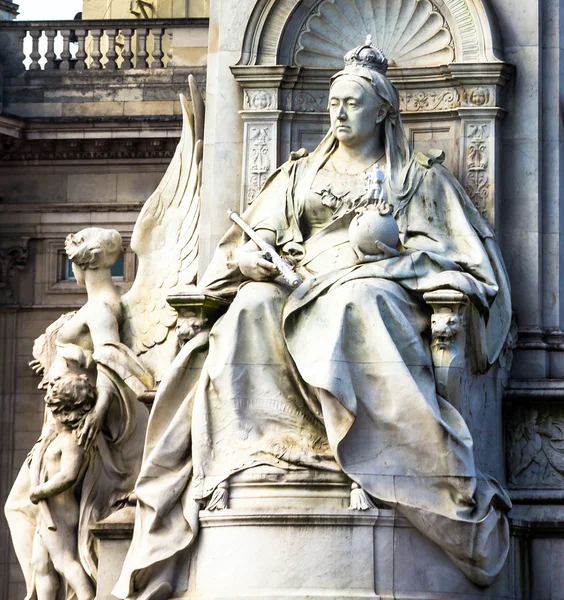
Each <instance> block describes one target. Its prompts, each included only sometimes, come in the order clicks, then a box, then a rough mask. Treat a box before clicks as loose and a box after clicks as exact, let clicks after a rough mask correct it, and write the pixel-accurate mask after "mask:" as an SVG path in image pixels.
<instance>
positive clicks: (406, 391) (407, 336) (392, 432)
mask: <svg viewBox="0 0 564 600" xmlns="http://www.w3.org/2000/svg"><path fill="white" fill-rule="evenodd" d="M345 64H346V66H345V68H344V70H342V71H340V72H339V73H337V74H336V75H334V76H333V78H332V80H331V89H330V95H329V111H330V117H331V129H330V131H329V132H328V134H327V135H326V136H325V138H324V139H323V141H322V142H321V143H320V145H319V146H318V147H317V149H316V150H315V151H314V152H313V153H311V154H310V155H306V153H297V154H295V155H294V156H293V159H292V160H290V161H289V162H287V163H286V164H284V165H282V166H281V167H280V168H279V169H278V170H277V171H276V172H275V173H274V174H273V175H272V176H271V177H270V179H269V180H268V182H267V183H266V185H265V186H264V188H263V190H262V192H261V194H260V195H259V196H258V197H257V198H256V200H255V201H254V202H253V203H252V205H251V206H250V207H249V208H248V209H247V211H246V212H245V213H244V215H243V218H244V219H245V221H246V222H247V223H248V224H249V225H250V226H251V227H252V228H253V229H254V230H255V231H256V232H258V233H259V234H260V235H261V236H262V237H263V238H264V239H265V240H267V241H268V242H270V243H271V244H272V245H274V246H275V248H276V249H278V251H279V252H281V253H282V255H287V256H290V255H291V256H293V257H294V266H295V269H296V271H297V273H298V274H299V275H300V277H301V278H302V279H303V283H302V284H301V285H299V286H298V287H297V288H295V289H292V288H290V287H289V286H288V285H286V284H285V283H284V282H283V281H281V280H280V279H279V278H277V272H276V270H275V269H274V267H273V266H272V265H271V263H270V262H268V261H267V260H265V258H264V256H263V254H262V253H261V252H260V251H259V249H258V247H257V246H256V245H255V244H254V242H252V241H250V240H247V239H245V238H244V237H242V236H241V232H240V230H239V229H238V228H237V227H235V226H234V227H232V228H231V229H230V230H229V231H228V232H227V233H226V235H225V236H224V237H223V239H222V241H221V242H220V244H219V246H218V248H217V250H216V252H215V255H214V257H213V259H212V261H211V264H210V265H209V267H208V269H207V271H206V273H205V274H204V277H203V278H202V280H201V281H200V283H199V288H201V289H202V290H204V291H207V292H210V293H213V294H216V295H219V296H222V297H224V298H225V299H228V300H229V301H230V303H231V304H230V306H229V308H228V310H227V312H226V313H225V314H224V315H223V316H222V317H221V318H220V319H219V320H218V321H217V322H216V323H215V324H214V325H213V327H212V328H211V330H210V331H209V333H208V332H205V331H202V332H200V333H197V335H196V336H195V337H194V338H193V339H192V340H191V341H190V342H189V344H188V345H190V344H192V345H191V347H190V349H189V351H185V352H184V354H183V356H182V360H185V361H187V360H189V356H190V352H191V351H195V350H196V349H197V348H198V347H203V346H205V344H207V343H208V336H209V350H208V353H207V358H206V360H205V363H204V366H203V369H202V372H201V375H199V377H198V378H197V380H191V379H190V378H191V377H194V376H193V375H191V374H190V372H189V371H188V370H183V369H180V368H178V364H177V366H176V368H175V369H172V370H171V373H170V375H169V376H168V379H167V378H165V379H164V380H163V382H162V384H161V388H160V390H159V394H158V397H157V400H156V403H155V406H154V408H153V414H152V416H151V422H150V423H149V433H148V437H147V444H148V446H147V447H146V449H145V459H144V463H143V466H142V469H141V474H140V477H139V480H138V483H137V487H136V493H137V497H138V507H137V518H136V524H135V530H134V536H133V542H132V545H131V549H130V551H129V554H128V556H127V559H126V562H125V567H124V570H123V572H122V576H121V579H120V581H119V582H118V584H117V586H116V588H115V590H114V594H116V595H117V596H119V597H120V598H143V599H148V598H166V597H168V596H169V595H170V594H172V593H173V590H172V586H171V585H170V583H168V582H170V581H173V580H174V576H173V575H172V571H171V570H172V569H173V568H174V566H173V565H174V564H175V561H176V558H177V557H178V556H179V554H180V553H181V552H183V551H185V550H187V549H188V548H189V546H190V545H191V544H193V543H194V541H195V540H196V537H197V528H198V509H199V508H200V507H201V506H205V505H206V504H207V506H208V508H209V507H210V504H212V505H214V506H217V505H218V503H219V504H221V493H222V490H223V491H225V487H222V485H224V483H225V482H226V481H228V479H229V477H230V476H232V475H233V474H235V473H238V472H241V471H243V470H246V469H250V468H253V467H257V466H259V465H262V466H264V465H268V466H272V467H277V468H283V469H306V470H307V469H312V470H313V469H314V470H329V471H342V472H344V474H346V475H347V476H348V477H349V478H350V480H351V481H352V482H353V483H354V484H356V487H357V489H360V490H361V491H362V492H363V493H364V494H365V495H366V499H367V500H368V502H370V498H371V499H374V500H375V501H377V502H379V503H384V504H387V505H391V506H393V507H395V508H396V509H397V510H398V511H399V512H400V513H401V514H402V515H403V516H404V517H406V518H407V519H408V520H409V521H410V522H411V523H412V524H413V526H414V527H416V528H417V529H418V530H419V531H420V532H422V533H423V534H424V535H425V536H427V537H428V538H429V539H431V540H433V541H434V542H435V543H437V544H438V545H439V546H440V547H441V548H442V549H443V550H444V551H445V552H446V553H447V554H448V555H449V556H450V558H451V559H452V560H453V561H454V563H455V564H456V565H458V567H459V568H460V569H461V570H462V571H463V572H464V573H465V575H466V576H467V577H468V578H469V579H470V580H472V581H473V582H475V583H477V584H479V585H489V584H490V583H492V581H493V580H494V578H495V577H496V575H497V574H498V573H499V571H500V569H501V567H502V566H503V563H504V561H505V558H506V556H507V552H508V547H509V528H508V521H507V516H506V515H507V512H508V511H509V509H510V506H511V503H510V500H509V498H508V496H507V494H506V493H505V492H504V490H503V489H502V488H501V487H500V485H499V484H498V483H497V482H496V481H495V480H493V479H492V478H491V477H488V476H487V475H485V474H483V473H481V472H480V471H479V470H478V469H477V468H476V465H475V460H474V456H473V451H472V437H471V435H470V432H469V429H468V427H467V425H466V423H465V421H464V419H463V418H462V416H461V415H460V413H459V412H458V411H457V410H456V408H455V407H454V406H452V405H451V404H450V403H449V402H448V401H447V400H446V399H445V398H443V397H441V396H440V395H439V394H438V393H437V389H436V382H435V378H434V373H433V364H432V357H431V351H430V311H429V309H428V308H427V307H426V306H425V303H424V302H423V294H424V293H425V292H429V291H434V290H456V291H458V292H462V293H464V294H465V295H466V296H467V297H468V298H469V299H470V305H471V306H470V309H469V310H470V311H471V312H472V315H473V319H474V323H478V324H480V327H478V326H477V331H478V332H480V333H479V334H478V335H481V342H482V343H480V344H475V345H474V346H475V347H474V349H473V351H474V352H475V354H476V356H474V357H469V360H473V361H474V363H473V364H477V365H481V368H482V370H483V371H486V370H487V369H488V368H489V366H490V365H491V364H493V363H494V362H495V361H496V359H497V358H498V356H499V354H500V351H501V349H502V347H503V344H504V341H505V339H506V337H507V333H508V329H509V321H510V314H511V312H510V311H511V307H510V303H509V300H508V298H509V286H508V280H507V275H506V273H505V269H504V267H503V262H502V259H501V256H500V253H499V250H498V247H497V245H496V243H495V240H494V237H493V234H492V232H491V230H490V228H489V227H488V225H487V224H486V223H485V221H484V220H483V219H482V217H481V216H480V214H479V213H478V211H477V210H476V208H475V207H474V206H473V204H472V203H471V201H470V200H469V198H468V196H467V195H466V193H465V192H464V190H463V189H462V187H461V186H460V184H459V183H458V182H457V181H456V180H455V179H454V177H453V176H452V175H451V174H450V173H449V172H448V171H447V170H446V169H445V168H444V167H443V166H442V164H440V160H437V159H436V157H435V158H433V157H429V156H427V155H422V154H415V153H414V151H413V149H412V148H411V147H410V145H409V143H408V140H407V138H406V134H405V131H404V128H403V125H402V121H401V118H400V115H399V97H398V93H397V91H396V89H395V88H394V86H393V85H392V84H391V83H390V81H389V80H388V79H387V78H386V75H385V73H386V68H387V61H386V59H385V58H384V56H383V55H382V53H381V52H380V51H379V50H378V49H377V48H375V47H373V46H371V45H370V43H367V44H364V45H362V46H360V47H358V48H356V49H354V50H353V51H351V52H350V53H349V54H347V56H346V57H345ZM375 165H377V167H378V168H379V169H381V170H382V171H383V172H384V174H385V177H384V178H383V183H382V187H383V189H382V192H383V196H384V197H385V199H386V201H387V202H389V203H390V204H391V205H393V216H394V218H395V221H396V223H397V226H398V229H399V241H398V243H397V245H396V246H395V247H391V246H390V245H388V244H386V243H383V242H382V241H379V240H377V242H378V243H377V244H376V246H377V252H376V253H375V254H374V253H371V256H369V257H367V258H366V260H363V258H362V255H360V256H359V254H358V252H355V249H354V248H353V246H352V244H351V243H350V240H349V229H350V225H351V222H352V220H353V218H354V217H355V215H356V213H357V212H358V209H359V208H360V207H363V206H365V205H367V204H369V203H370V202H371V201H372V200H373V198H372V195H371V192H370V189H369V184H368V183H367V182H368V181H369V179H370V174H371V173H372V172H373V171H374V168H375ZM179 394H180V395H181V398H179ZM174 402H176V404H175V409H174V410H171V406H172V405H173V404H174ZM157 432H158V435H157Z"/></svg>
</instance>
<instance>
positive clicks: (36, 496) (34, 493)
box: [29, 486, 43, 504]
mask: <svg viewBox="0 0 564 600" xmlns="http://www.w3.org/2000/svg"><path fill="white" fill-rule="evenodd" d="M29 499H30V500H31V502H32V503H33V504H38V503H39V501H40V500H43V494H41V491H40V486H36V487H34V488H33V489H32V490H31V492H30V494H29Z"/></svg>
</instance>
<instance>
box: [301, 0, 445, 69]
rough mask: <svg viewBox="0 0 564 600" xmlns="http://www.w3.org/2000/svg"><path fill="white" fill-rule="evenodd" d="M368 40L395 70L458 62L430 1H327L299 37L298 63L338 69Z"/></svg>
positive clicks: (437, 13)
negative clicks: (361, 43) (382, 53)
mask: <svg viewBox="0 0 564 600" xmlns="http://www.w3.org/2000/svg"><path fill="white" fill-rule="evenodd" d="M366 35H372V39H373V43H374V44H375V45H376V46H378V47H379V48H381V49H382V51H383V52H384V54H385V55H386V57H387V58H388V61H389V63H390V64H391V65H397V66H410V67H412V66H419V65H421V66H423V65H424V66H432V65H441V64H448V63H451V62H453V61H454V42H453V38H452V33H451V31H450V29H449V27H448V24H447V23H446V21H445V19H444V17H443V16H442V15H441V13H440V12H439V11H438V9H437V8H436V6H435V5H434V4H433V3H432V2H431V0H386V1H385V2H383V1H381V0H324V1H323V2H322V3H321V4H320V5H319V6H318V7H317V8H316V9H315V10H314V11H313V13H312V15H311V16H310V17H309V18H308V19H307V21H306V22H305V24H304V26H303V28H302V31H301V32H300V35H299V37H298V43H297V46H296V50H295V56H294V59H295V64H296V65H297V66H300V67H335V65H339V64H340V63H341V62H342V57H343V56H344V55H345V54H346V52H347V51H348V50H349V49H350V48H354V47H355V46H357V45H358V43H359V40H362V39H363V38H364V37H366Z"/></svg>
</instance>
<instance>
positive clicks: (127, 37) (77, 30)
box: [0, 18, 208, 71]
mask: <svg viewBox="0 0 564 600" xmlns="http://www.w3.org/2000/svg"><path fill="white" fill-rule="evenodd" d="M207 27H208V19H204V18H201V19H122V20H114V19H112V20H95V21H94V20H92V21H83V20H80V21H19V22H18V21H14V22H0V33H9V34H11V36H13V37H14V38H15V48H16V52H17V54H18V61H19V62H20V63H21V64H23V65H25V68H26V69H27V70H29V71H37V70H45V71H49V70H55V69H58V70H60V71H69V70H71V69H73V70H75V71H84V70H93V71H94V70H102V69H104V70H107V71H115V70H123V71H126V70H130V69H164V68H167V67H170V66H173V64H174V49H175V44H174V41H173V36H174V32H176V31H182V32H183V33H184V32H185V30H190V29H194V30H195V29H207ZM182 37H183V38H184V36H182Z"/></svg>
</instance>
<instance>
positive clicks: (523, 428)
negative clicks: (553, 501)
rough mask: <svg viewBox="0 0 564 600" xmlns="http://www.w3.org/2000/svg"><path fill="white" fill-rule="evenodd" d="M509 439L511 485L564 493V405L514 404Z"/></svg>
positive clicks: (508, 431) (508, 465) (508, 457)
mask: <svg viewBox="0 0 564 600" xmlns="http://www.w3.org/2000/svg"><path fill="white" fill-rule="evenodd" d="M506 440H507V453H506V456H507V479H508V483H509V486H510V487H512V488H514V489H528V490H554V493H555V494H556V495H559V494H557V492H558V491H561V494H562V493H564V405H562V404H559V403H541V404H538V405H535V406H525V405H519V406H515V407H511V410H510V413H509V415H508V418H507V437H506Z"/></svg>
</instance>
